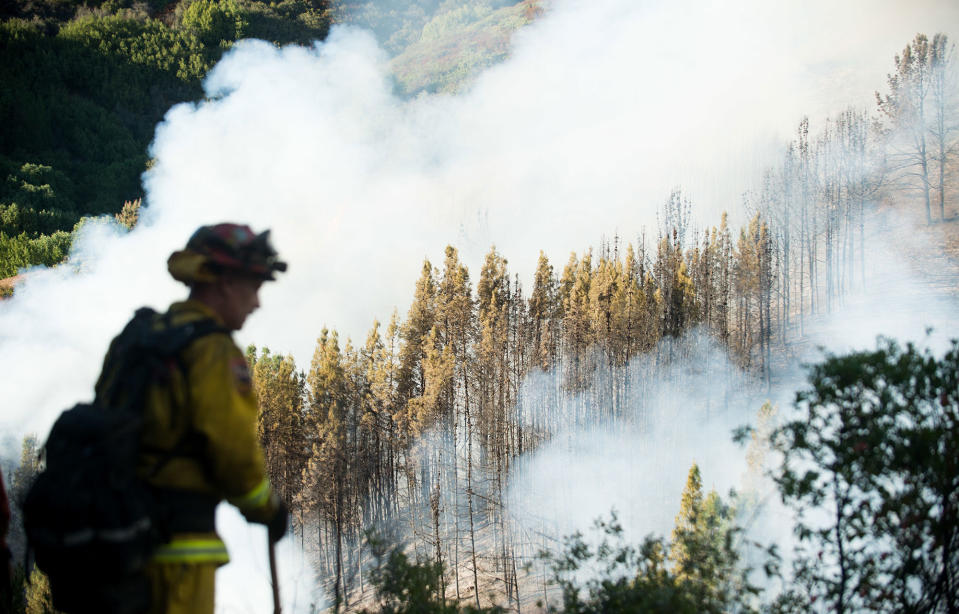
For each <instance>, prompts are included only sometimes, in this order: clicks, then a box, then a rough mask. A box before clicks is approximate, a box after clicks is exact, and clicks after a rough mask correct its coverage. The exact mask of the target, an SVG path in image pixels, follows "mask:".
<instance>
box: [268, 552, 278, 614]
mask: <svg viewBox="0 0 959 614" xmlns="http://www.w3.org/2000/svg"><path fill="white" fill-rule="evenodd" d="M266 541H267V543H268V544H269V551H270V580H271V581H272V582H273V614H280V583H279V581H278V580H277V574H276V546H275V545H274V544H273V540H272V539H270V538H269V536H267V538H266Z"/></svg>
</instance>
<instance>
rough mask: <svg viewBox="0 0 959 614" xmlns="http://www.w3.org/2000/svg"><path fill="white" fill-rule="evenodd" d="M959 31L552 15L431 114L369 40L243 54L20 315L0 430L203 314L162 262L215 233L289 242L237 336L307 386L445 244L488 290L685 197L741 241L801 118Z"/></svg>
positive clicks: (745, 14) (893, 18) (811, 8)
mask: <svg viewBox="0 0 959 614" xmlns="http://www.w3.org/2000/svg"><path fill="white" fill-rule="evenodd" d="M957 24H959V6H957V5H956V4H955V3H951V2H932V1H926V2H911V3H902V2H896V1H893V0H888V1H885V2H866V1H865V0H860V1H857V2H845V3H841V4H840V5H836V4H835V3H831V2H825V1H816V2H791V3H788V4H786V3H769V2H761V1H759V0H744V1H741V2H736V3H721V4H718V3H714V4H712V5H702V4H700V3H693V2H670V3H666V2H662V3H640V2H635V1H634V0H603V1H600V0H565V1H563V0H556V1H555V2H553V3H550V5H549V9H548V11H547V14H546V15H545V16H544V17H543V18H542V19H541V20H539V21H538V22H536V23H534V24H533V25H532V26H530V27H528V28H526V29H525V30H523V31H521V32H520V33H519V34H518V35H517V36H516V39H515V45H514V50H513V55H512V57H511V59H510V60H508V61H507V62H505V63H504V64H502V65H500V66H497V67H494V68H492V69H490V70H489V71H487V72H486V73H485V74H483V75H481V76H480V77H479V79H478V80H477V81H476V82H475V83H474V85H473V86H472V87H471V88H470V89H469V90H468V91H466V92H465V93H463V94H461V95H456V96H448V95H423V96H420V97H417V98H415V99H412V100H404V99H400V98H398V97H396V96H395V95H394V93H393V88H392V84H391V80H390V76H389V74H388V72H387V58H386V56H385V54H384V52H383V51H382V50H381V49H380V47H379V46H378V44H377V42H376V41H375V40H374V39H373V38H372V36H371V35H370V34H369V33H366V32H363V31H360V30H355V29H350V28H339V27H336V28H334V29H333V30H332V31H331V34H330V36H329V38H328V40H327V41H325V42H323V43H319V44H317V45H315V46H314V47H313V48H298V47H288V48H282V49H277V48H275V47H273V46H271V45H269V44H266V43H262V42H256V41H246V42H242V43H240V44H238V45H237V46H236V47H235V48H234V50H233V51H231V52H230V53H228V54H227V56H226V57H225V58H224V59H223V60H222V62H221V63H220V64H219V65H218V66H217V67H216V69H215V70H214V71H213V72H212V74H211V75H210V76H209V77H208V79H207V81H206V82H205V88H206V92H207V96H208V100H205V101H203V102H201V103H197V104H185V105H180V106H177V107H175V108H173V109H171V111H170V112H169V113H168V114H167V116H166V118H165V120H164V122H163V123H162V124H161V125H160V126H158V128H157V132H156V138H155V141H154V143H153V146H152V155H153V157H154V158H155V161H156V163H155V165H154V167H153V168H152V169H151V170H150V171H149V172H148V173H147V174H146V175H145V176H144V186H145V189H146V193H147V195H146V201H145V202H146V209H145V210H144V212H143V216H142V223H141V225H140V226H139V227H137V229H136V230H134V231H133V232H132V233H130V234H128V235H124V234H121V233H119V232H117V231H116V230H115V229H114V228H113V227H112V226H111V225H110V224H105V223H104V224H91V225H89V226H88V227H87V228H86V229H85V231H84V233H83V234H82V235H81V236H80V237H79V239H78V241H77V243H76V246H75V252H74V256H73V259H72V261H71V263H69V264H67V265H65V266H62V267H58V268H56V269H53V270H43V271H37V272H35V273H34V274H32V275H31V276H29V277H28V279H27V281H26V282H24V283H23V284H22V285H21V286H20V287H18V289H17V293H16V295H15V297H14V298H13V299H11V300H7V301H3V302H2V303H0V373H3V377H4V402H3V409H2V414H0V429H2V430H3V431H4V432H5V433H16V434H25V433H28V432H33V433H38V434H40V435H41V437H42V436H43V435H44V434H45V433H46V432H47V430H48V429H49V426H50V425H51V424H52V422H53V420H54V419H55V417H56V415H57V414H58V412H59V411H60V410H62V409H63V408H64V407H66V406H68V405H69V404H71V403H72V402H74V401H75V400H77V399H82V398H90V397H91V396H92V386H93V382H94V380H95V378H96V375H97V372H98V370H99V361H100V357H101V356H102V354H103V352H104V351H105V349H106V346H107V343H108V342H109V339H110V338H111V337H112V336H113V335H114V334H115V333H116V332H117V331H118V330H119V329H120V328H121V326H122V324H123V323H124V322H125V320H126V319H127V318H128V316H129V314H130V313H131V312H132V310H133V309H134V308H135V307H137V306H139V305H141V304H149V305H152V306H154V307H156V308H160V309H162V308H164V307H165V305H166V304H167V303H168V302H169V301H171V300H173V299H175V298H177V297H179V296H182V295H183V293H184V291H183V289H182V288H181V287H179V286H177V284H175V283H174V282H173V281H172V280H170V279H169V278H168V276H167V275H166V273H165V270H164V263H165V260H166V257H167V255H168V254H169V253H170V252H171V251H172V250H173V249H176V248H178V247H180V246H182V244H183V243H184V242H185V240H186V238H187V237H188V236H189V234H190V233H191V232H192V230H193V229H194V228H195V227H196V226H198V225H200V224H204V223H211V222H217V221H222V220H236V221H244V222H249V223H250V224H251V225H252V226H254V228H256V229H261V228H264V227H271V228H273V229H274V239H275V243H276V245H277V247H278V248H279V250H280V252H281V253H282V254H283V256H284V257H286V258H287V259H288V260H289V261H290V271H289V274H287V275H284V276H283V277H282V280H281V281H280V282H278V283H276V284H271V285H269V286H268V287H266V288H265V289H264V291H263V292H262V304H263V309H262V311H261V312H259V313H257V314H255V315H254V316H253V317H252V318H251V320H250V322H249V325H248V326H247V328H246V329H244V331H242V333H240V334H238V335H237V337H238V340H239V341H240V342H241V343H249V342H255V343H257V344H261V345H268V346H270V347H271V349H273V350H274V351H277V352H283V353H287V352H291V353H293V355H294V356H295V357H296V359H297V361H298V362H299V363H300V364H301V365H305V364H308V360H309V356H310V354H311V352H312V347H313V342H314V339H315V337H316V336H317V334H318V333H319V331H320V329H321V328H322V327H323V326H324V325H328V326H332V327H335V328H338V329H340V330H343V331H345V332H346V333H347V334H349V335H351V336H352V337H353V338H354V339H357V338H362V336H363V335H364V334H365V331H366V330H367V329H368V328H369V327H370V325H371V324H372V321H373V319H374V318H380V319H384V318H386V317H388V314H389V313H390V312H391V311H392V309H393V307H394V306H398V307H399V308H400V309H401V310H403V309H405V306H406V305H407V304H408V303H409V299H410V297H411V294H412V288H413V281H414V279H415V277H416V275H417V273H418V271H419V265H420V263H421V261H422V259H423V258H424V257H429V258H431V259H432V260H433V261H434V262H438V261H439V259H440V258H441V255H442V250H443V247H444V246H445V245H446V244H447V243H453V244H454V245H456V246H457V247H458V248H460V251H461V253H462V254H463V256H464V258H465V260H466V262H467V264H468V265H469V266H470V269H471V270H472V271H473V272H474V278H475V277H476V275H477V274H478V270H479V266H478V264H479V262H480V261H481V258H482V255H483V254H484V253H485V252H486V251H487V250H488V249H489V247H490V245H491V244H493V243H495V244H496V246H497V248H498V249H499V251H500V252H501V253H502V254H504V255H506V256H507V257H508V258H509V259H510V261H511V269H512V270H513V271H517V272H519V273H521V274H522V275H523V276H524V278H525V279H529V272H530V271H531V269H532V268H533V267H534V266H535V262H536V255H537V253H538V250H540V249H543V250H545V251H546V253H547V254H548V255H549V256H550V257H551V259H552V260H553V262H554V265H561V264H562V263H563V262H564V261H565V256H566V254H568V253H569V251H571V250H577V251H579V250H582V249H584V248H585V247H586V246H588V245H590V244H595V243H596V241H597V240H598V239H599V238H600V237H601V236H604V235H605V236H607V237H608V236H611V235H612V234H613V233H618V234H620V235H621V236H623V237H624V238H626V239H632V238H635V236H636V235H638V234H639V232H640V231H641V230H642V228H643V227H652V226H653V225H654V219H655V218H654V212H655V211H656V210H657V209H658V208H659V205H660V203H661V202H662V200H663V199H664V198H665V196H666V195H667V194H668V192H669V190H670V189H671V188H672V187H674V186H675V185H677V184H680V185H682V186H684V188H685V189H686V191H687V193H688V194H689V196H690V197H691V198H692V200H693V202H694V203H695V207H696V212H697V215H698V216H699V218H700V219H701V222H702V223H703V224H715V223H717V221H718V216H719V211H720V210H723V209H726V210H729V211H730V214H731V215H732V216H733V220H734V221H735V220H737V219H741V211H740V209H739V203H740V198H739V195H740V194H741V193H742V191H744V190H746V189H748V188H749V187H751V185H752V183H753V182H754V180H755V178H756V177H757V175H758V173H759V170H760V169H761V167H762V166H763V165H764V164H765V163H767V161H769V159H770V156H778V155H779V151H780V148H781V145H782V142H783V141H784V140H785V139H786V138H788V137H789V135H790V134H791V133H792V129H793V127H794V125H795V124H796V123H797V122H798V120H799V117H800V116H801V115H802V114H803V113H808V114H810V115H811V116H812V117H813V118H814V120H815V119H816V118H817V117H818V118H821V117H822V116H823V115H825V114H826V113H832V112H835V111H836V110H838V109H840V108H842V107H843V106H845V105H846V104H850V103H853V104H862V105H865V104H868V103H869V101H870V99H871V95H872V91H873V90H875V89H883V87H884V85H885V83H884V75H885V73H886V72H888V71H889V70H890V68H891V58H892V55H893V54H894V53H896V52H897V51H898V50H900V49H901V48H902V47H903V46H904V45H905V44H906V43H907V42H908V41H909V40H910V39H911V38H912V37H913V36H914V34H915V33H916V32H918V31H923V32H926V33H929V34H931V33H933V32H935V31H940V30H944V29H945V30H947V31H948V29H950V28H952V29H955V26H956V25H957ZM684 462H685V461H684ZM707 479H708V478H707ZM264 607H265V606H264Z"/></svg>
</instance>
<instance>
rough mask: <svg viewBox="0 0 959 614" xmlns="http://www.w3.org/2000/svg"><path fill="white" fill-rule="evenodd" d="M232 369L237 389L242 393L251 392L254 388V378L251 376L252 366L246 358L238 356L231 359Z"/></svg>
mask: <svg viewBox="0 0 959 614" xmlns="http://www.w3.org/2000/svg"><path fill="white" fill-rule="evenodd" d="M230 371H231V372H232V373H233V380H234V381H235V382H236V387H237V389H238V390H239V391H240V392H241V393H242V394H250V391H251V390H252V389H253V378H252V377H250V367H249V365H247V363H246V359H245V358H243V357H242V356H237V357H236V358H234V359H233V360H231V361H230Z"/></svg>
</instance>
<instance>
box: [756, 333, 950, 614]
mask: <svg viewBox="0 0 959 614" xmlns="http://www.w3.org/2000/svg"><path fill="white" fill-rule="evenodd" d="M809 384H810V386H809V388H808V389H806V390H803V391H801V392H799V393H798V394H797V397H796V407H797V409H799V411H800V413H799V415H797V416H796V419H795V420H793V421H791V422H788V423H786V424H783V425H782V426H781V427H779V428H778V429H776V430H775V431H774V432H773V435H772V441H773V445H774V446H775V448H776V449H777V450H778V451H779V452H780V453H781V454H782V455H783V463H782V467H781V470H780V471H779V472H778V475H775V476H774V478H775V480H776V483H777V485H778V487H779V490H780V493H781V495H782V499H783V502H784V503H786V504H787V505H789V506H791V507H792V508H793V509H794V510H795V511H796V512H797V515H798V521H797V525H796V528H795V531H796V535H797V537H798V538H799V545H798V546H797V551H796V558H795V562H794V575H795V582H794V589H793V591H791V592H789V593H788V594H787V595H786V598H788V599H790V600H791V601H792V602H793V603H794V605H795V607H794V611H808V610H809V609H810V608H813V607H819V608H823V609H828V610H831V611H835V612H838V613H839V614H842V613H843V612H888V611H896V612H922V613H926V612H929V613H938V612H949V613H952V612H957V611H959V514H957V510H959V341H956V340H953V341H952V342H951V345H950V347H949V349H948V350H947V351H946V352H945V353H944V355H943V356H942V357H941V358H936V357H935V356H934V355H933V354H932V353H931V352H930V351H929V350H919V349H917V348H916V347H915V346H913V345H912V344H908V345H906V347H905V348H902V347H900V346H899V345H897V344H896V343H895V342H894V341H891V340H887V339H880V341H879V344H878V348H877V349H876V350H875V351H869V352H855V353H851V354H848V355H844V356H835V355H827V357H826V360H825V361H824V362H822V363H821V364H819V365H816V366H814V367H813V368H812V370H811V373H810V377H809Z"/></svg>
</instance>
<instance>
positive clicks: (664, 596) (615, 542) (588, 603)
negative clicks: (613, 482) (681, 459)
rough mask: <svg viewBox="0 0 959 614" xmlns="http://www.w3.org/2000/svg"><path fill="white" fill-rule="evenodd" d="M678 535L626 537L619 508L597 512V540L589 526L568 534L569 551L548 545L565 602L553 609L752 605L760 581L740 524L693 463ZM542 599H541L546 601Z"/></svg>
mask: <svg viewBox="0 0 959 614" xmlns="http://www.w3.org/2000/svg"><path fill="white" fill-rule="evenodd" d="M676 521H677V524H676V528H675V530H674V531H673V542H672V543H671V544H669V543H666V542H665V541H664V540H663V539H657V538H654V537H652V536H647V537H646V538H645V539H644V540H643V542H642V543H641V544H639V545H638V546H633V545H630V544H628V543H625V540H624V538H623V527H622V525H621V524H620V523H619V520H618V519H617V517H616V514H615V512H614V513H612V514H611V516H610V519H609V520H608V521H607V520H597V521H596V523H595V529H596V530H597V531H598V532H599V533H600V535H601V539H600V541H599V543H598V545H596V546H591V545H590V544H589V543H587V541H586V540H585V539H584V537H583V534H582V533H579V532H577V533H574V534H573V535H570V536H567V537H566V538H565V539H564V543H563V549H562V552H560V553H559V554H555V553H552V552H543V553H541V554H540V557H541V558H542V559H543V560H544V561H545V562H546V563H547V566H548V567H549V569H550V572H551V575H552V583H553V584H554V585H555V586H557V587H558V588H559V590H560V593H561V596H562V607H561V608H555V607H552V606H550V607H548V608H547V610H548V611H549V612H566V613H568V614H592V613H597V614H598V613H608V612H617V613H624V614H632V613H635V614H639V613H646V614H650V613H666V612H669V613H677V614H686V613H689V614H698V613H717V614H718V613H720V612H752V611H754V608H753V602H755V601H756V597H757V596H758V594H759V589H758V588H756V587H754V586H752V585H751V584H750V583H749V582H748V581H747V575H748V573H749V570H748V569H745V568H743V567H741V566H740V565H739V561H740V557H739V553H738V551H737V549H736V547H735V544H734V538H735V537H736V535H737V533H738V532H739V529H737V528H736V527H735V525H734V523H733V522H732V511H731V509H730V508H729V506H727V505H726V504H725V503H723V501H722V499H721V498H720V497H719V496H718V495H717V494H716V493H715V492H712V493H710V494H709V495H708V496H707V497H706V499H703V496H702V490H701V484H700V482H699V468H698V467H697V466H696V465H693V467H692V469H690V473H689V480H688V481H687V484H686V489H685V491H684V493H683V506H682V508H681V510H680V514H679V516H677V518H676ZM541 605H542V604H541Z"/></svg>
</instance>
